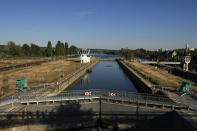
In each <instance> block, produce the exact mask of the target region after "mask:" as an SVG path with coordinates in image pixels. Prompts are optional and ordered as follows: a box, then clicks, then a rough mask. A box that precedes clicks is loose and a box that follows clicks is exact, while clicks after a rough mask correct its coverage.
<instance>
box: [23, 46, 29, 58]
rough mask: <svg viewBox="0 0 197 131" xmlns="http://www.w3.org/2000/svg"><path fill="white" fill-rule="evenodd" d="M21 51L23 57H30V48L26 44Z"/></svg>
mask: <svg viewBox="0 0 197 131" xmlns="http://www.w3.org/2000/svg"><path fill="white" fill-rule="evenodd" d="M22 50H23V54H24V55H25V56H29V55H30V50H31V49H30V47H29V45H28V44H24V45H23V46H22Z"/></svg>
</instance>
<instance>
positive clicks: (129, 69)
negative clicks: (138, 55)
mask: <svg viewBox="0 0 197 131" xmlns="http://www.w3.org/2000/svg"><path fill="white" fill-rule="evenodd" d="M118 63H119V64H120V66H121V67H122V68H123V69H124V70H125V72H126V73H127V74H128V76H129V77H130V78H131V80H133V82H134V83H135V84H136V87H137V88H138V90H139V91H140V92H143V93H151V94H159V95H163V96H164V97H167V98H169V99H170V100H171V101H173V102H174V103H182V98H181V97H180V96H178V95H177V94H176V93H173V92H170V91H165V88H155V85H154V83H152V82H151V81H150V79H146V77H144V74H143V73H142V72H141V71H140V70H137V69H136V68H135V66H132V64H131V63H132V62H128V61H125V60H121V59H119V60H118Z"/></svg>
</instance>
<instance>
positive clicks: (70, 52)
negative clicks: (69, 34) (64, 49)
mask: <svg viewBox="0 0 197 131" xmlns="http://www.w3.org/2000/svg"><path fill="white" fill-rule="evenodd" d="M77 52H78V48H77V47H76V46H74V45H71V46H70V48H69V54H77Z"/></svg>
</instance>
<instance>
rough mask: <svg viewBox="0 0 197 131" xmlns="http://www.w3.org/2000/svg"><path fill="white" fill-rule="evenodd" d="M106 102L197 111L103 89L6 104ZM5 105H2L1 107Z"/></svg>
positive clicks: (164, 100) (31, 97) (166, 100)
mask: <svg viewBox="0 0 197 131" xmlns="http://www.w3.org/2000/svg"><path fill="white" fill-rule="evenodd" d="M91 101H102V102H103V101H104V102H107V103H114V104H126V105H137V106H143V107H148V108H161V109H164V110H165V109H171V110H175V109H176V110H186V111H187V110H191V111H197V107H195V106H187V105H184V104H177V103H174V102H172V101H171V100H170V99H169V98H167V97H164V96H162V95H151V94H143V93H134V92H124V91H113V90H112V91H110V90H102V89H98V90H97V89H93V90H72V91H69V92H62V93H61V94H59V95H56V96H50V97H47V96H45V97H44V96H42V95H41V94H28V93H27V94H23V95H20V96H14V97H13V98H12V99H9V100H7V101H6V104H12V105H14V104H27V105H29V104H37V105H38V106H39V104H41V103H51V104H54V103H72V102H81V103H83V102H91ZM1 104H3V103H0V105H1Z"/></svg>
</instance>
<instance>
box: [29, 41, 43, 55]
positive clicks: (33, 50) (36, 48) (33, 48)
mask: <svg viewBox="0 0 197 131" xmlns="http://www.w3.org/2000/svg"><path fill="white" fill-rule="evenodd" d="M30 52H31V56H42V50H41V48H40V47H39V46H38V45H36V44H31V51H30Z"/></svg>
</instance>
